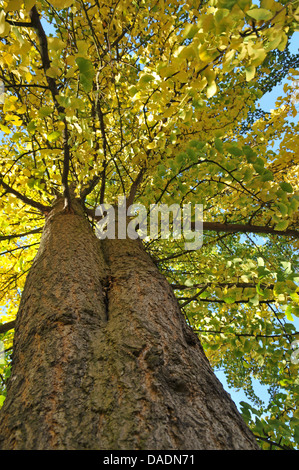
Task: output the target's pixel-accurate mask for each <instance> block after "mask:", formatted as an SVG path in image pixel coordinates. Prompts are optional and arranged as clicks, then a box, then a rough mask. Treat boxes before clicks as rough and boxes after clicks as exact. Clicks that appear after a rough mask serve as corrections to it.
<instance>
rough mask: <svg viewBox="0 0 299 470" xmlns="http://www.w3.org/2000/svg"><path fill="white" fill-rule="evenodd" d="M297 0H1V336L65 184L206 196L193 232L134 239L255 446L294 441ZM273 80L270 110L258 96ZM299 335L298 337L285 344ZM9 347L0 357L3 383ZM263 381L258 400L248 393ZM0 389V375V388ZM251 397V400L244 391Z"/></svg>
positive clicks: (81, 192) (133, 194)
mask: <svg viewBox="0 0 299 470" xmlns="http://www.w3.org/2000/svg"><path fill="white" fill-rule="evenodd" d="M298 20H299V4H298V1H288V2H287V1H284V0H283V1H281V2H278V1H275V0H261V1H260V2H259V4H258V5H257V4H255V3H252V1H251V0H201V1H198V0H188V1H185V2H182V1H179V0H173V1H163V0H153V1H152V0H134V1H133V2H132V1H127V0H109V1H108V0H107V1H106V2H98V0H95V1H94V2H86V1H82V0H52V1H51V2H48V1H47V0H7V1H3V0H1V1H0V49H1V56H0V79H1V81H2V83H3V85H4V94H3V95H1V103H2V104H1V105H0V131H1V160H0V188H1V202H0V204H1V210H2V218H1V224H0V240H1V246H2V248H1V263H0V267H1V297H0V305H1V309H2V310H1V311H2V317H1V320H2V322H3V323H2V325H0V339H2V340H3V341H4V344H5V348H6V350H7V355H9V352H11V347H12V338H13V329H12V327H13V321H14V319H15V316H16V312H17V309H18V304H19V301H20V297H21V294H22V289H23V286H24V282H25V279H26V274H27V273H28V271H29V269H30V266H31V264H32V261H33V258H34V256H35V254H36V252H37V248H38V245H39V240H40V235H41V231H42V227H43V224H44V219H45V217H47V214H48V213H49V211H50V209H51V205H52V203H53V201H54V200H55V197H56V196H57V195H58V194H62V195H63V197H64V199H65V210H71V207H70V187H71V185H72V187H73V188H74V189H75V192H76V194H77V196H78V197H79V198H81V200H82V203H84V204H85V208H86V216H87V217H89V218H90V222H91V224H92V225H93V226H94V225H95V222H96V221H95V218H94V211H95V209H96V207H97V206H98V205H99V204H101V203H103V202H107V203H115V202H116V201H117V198H118V196H120V195H125V196H126V197H127V198H128V201H129V202H130V203H132V202H139V203H142V204H144V205H145V206H146V207H149V205H150V204H153V203H156V204H158V203H164V204H168V205H171V204H173V203H178V204H180V205H181V204H203V214H204V221H203V229H204V240H203V246H202V247H201V249H200V250H186V249H185V246H184V240H183V239H182V240H178V239H172V238H170V239H168V240H164V239H161V238H158V239H154V240H151V239H147V238H146V239H145V240H144V244H145V246H146V249H147V251H148V252H149V253H150V255H151V256H152V257H153V259H154V260H155V262H156V263H157V265H158V266H159V268H160V270H161V271H162V272H163V273H164V274H165V275H166V277H167V279H168V280H169V282H170V284H171V285H172V287H173V289H174V292H175V294H176V295H177V298H178V300H179V303H180V305H181V308H182V311H183V313H184V315H185V316H186V321H188V323H189V324H191V326H192V327H193V329H194V330H195V331H196V332H198V334H199V338H200V340H201V342H202V344H203V347H204V349H205V352H206V354H207V356H208V358H209V360H210V362H211V364H212V365H213V366H214V367H215V368H222V369H223V370H224V371H225V374H226V377H227V379H228V382H229V384H230V385H232V386H234V387H236V388H242V389H243V390H244V391H245V393H246V394H247V396H248V398H249V399H250V400H251V403H250V404H249V403H245V402H244V403H243V405H242V412H243V416H244V418H245V420H246V421H247V422H248V424H249V426H250V427H251V429H252V430H253V432H254V434H255V435H256V436H257V437H258V439H259V443H260V444H261V446H262V447H263V448H265V449H269V448H275V449H276V448H278V449H280V448H281V449H290V448H295V449H296V448H298V444H299V426H298V424H299V414H298V410H296V403H298V396H299V395H298V391H299V382H298V364H297V362H298V360H297V356H296V351H295V352H294V353H293V356H291V354H292V352H293V350H292V344H293V345H294V343H293V342H294V341H295V340H296V338H297V339H298V333H297V331H296V327H295V326H294V319H295V318H296V317H299V287H298V286H299V274H298V262H299V260H298V248H299V216H298V206H299V186H298V165H299V153H298V147H299V138H298V121H297V120H296V115H297V107H296V106H297V102H298V75H299V72H298V71H297V70H296V67H297V65H298V62H299V56H298V55H297V56H292V55H291V54H290V52H289V49H288V45H289V41H290V38H291V37H292V35H293V33H294V32H295V31H297V30H298ZM283 78H284V79H286V82H285V85H284V87H283V94H282V96H280V97H279V98H278V99H277V102H276V106H275V108H274V109H273V110H272V111H271V112H269V113H265V112H263V111H262V110H261V109H259V107H258V101H259V99H260V98H261V97H262V96H263V95H264V93H266V92H268V91H269V90H271V88H272V87H273V86H274V85H276V84H277V83H279V82H280V81H281V80H282V79H283ZM297 348H298V346H297ZM9 370H10V366H9V361H7V362H6V364H5V365H2V366H1V365H0V373H1V381H2V384H1V389H2V392H1V394H2V395H1V397H0V405H1V403H2V402H3V400H4V398H5V380H6V378H7V377H8V376H9ZM253 378H255V379H257V380H259V381H260V383H262V384H264V385H266V386H267V387H268V389H269V393H270V401H269V404H265V403H262V402H261V400H260V399H259V397H257V396H256V395H255V393H254V390H253V387H252V379H253ZM0 391H1V390H0ZM252 403H253V404H254V406H253V405H252Z"/></svg>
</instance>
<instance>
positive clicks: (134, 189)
mask: <svg viewBox="0 0 299 470" xmlns="http://www.w3.org/2000/svg"><path fill="white" fill-rule="evenodd" d="M144 172H145V169H144V168H141V170H140V171H139V173H138V175H137V178H136V179H135V181H134V182H133V184H132V186H131V189H130V193H129V197H128V201H127V205H128V206H130V205H131V204H133V202H134V199H135V196H136V192H137V189H138V187H139V185H140V183H141V181H142V178H143V175H144Z"/></svg>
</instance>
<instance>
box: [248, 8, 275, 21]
mask: <svg viewBox="0 0 299 470" xmlns="http://www.w3.org/2000/svg"><path fill="white" fill-rule="evenodd" d="M247 15H248V16H250V17H251V18H253V19H254V20H256V21H268V20H270V19H271V18H272V17H273V13H272V12H271V11H270V10H266V9H265V8H253V9H252V10H249V11H247Z"/></svg>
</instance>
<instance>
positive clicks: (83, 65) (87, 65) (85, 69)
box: [76, 57, 95, 76]
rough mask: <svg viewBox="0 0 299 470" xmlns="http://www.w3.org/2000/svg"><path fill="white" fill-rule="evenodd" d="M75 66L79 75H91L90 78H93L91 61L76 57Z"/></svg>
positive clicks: (93, 72)
mask: <svg viewBox="0 0 299 470" xmlns="http://www.w3.org/2000/svg"><path fill="white" fill-rule="evenodd" d="M76 64H77V65H78V67H79V70H80V73H82V74H83V75H90V74H91V75H92V76H94V74H95V71H94V68H93V65H92V62H91V60H89V59H86V58H85V57H77V58H76Z"/></svg>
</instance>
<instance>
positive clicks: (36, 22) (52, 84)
mask: <svg viewBox="0 0 299 470" xmlns="http://www.w3.org/2000/svg"><path fill="white" fill-rule="evenodd" d="M29 16H30V18H31V25H32V26H33V28H34V29H35V31H36V34H37V37H38V40H39V45H40V55H41V59H42V65H43V69H44V72H45V76H46V79H47V82H48V85H49V89H50V91H51V93H52V97H53V101H54V103H55V106H56V108H57V111H58V112H59V113H60V114H64V112H65V109H64V107H63V106H61V105H60V104H59V103H58V101H57V96H58V94H59V92H58V88H57V85H56V81H55V79H54V78H52V77H48V75H47V71H48V69H49V68H50V67H51V60H50V57H49V50H48V39H47V35H46V33H45V31H44V28H43V26H42V24H41V21H40V19H39V17H40V15H39V13H38V11H37V9H36V7H35V6H34V7H33V8H32V9H31V10H30V13H29ZM63 146H64V159H63V172H62V186H63V195H64V198H65V207H68V208H69V207H70V192H69V186H68V175H69V165H70V149H69V144H68V127H67V122H66V119H65V118H64V134H63Z"/></svg>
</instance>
